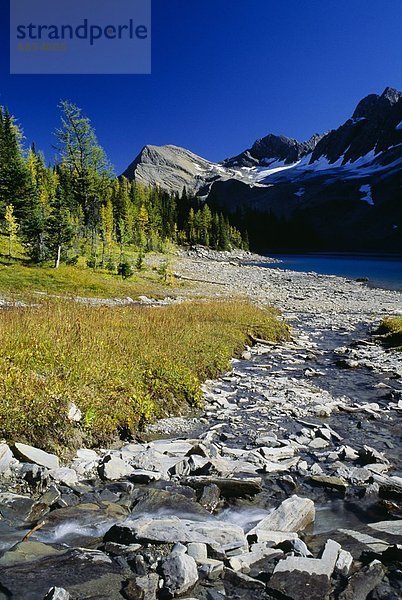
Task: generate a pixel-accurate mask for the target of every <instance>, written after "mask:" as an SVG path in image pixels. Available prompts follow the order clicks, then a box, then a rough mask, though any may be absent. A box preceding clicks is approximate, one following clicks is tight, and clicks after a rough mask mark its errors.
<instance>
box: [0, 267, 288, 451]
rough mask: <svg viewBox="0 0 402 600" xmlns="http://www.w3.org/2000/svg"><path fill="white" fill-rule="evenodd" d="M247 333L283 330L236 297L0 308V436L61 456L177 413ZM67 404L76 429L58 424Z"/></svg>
mask: <svg viewBox="0 0 402 600" xmlns="http://www.w3.org/2000/svg"><path fill="white" fill-rule="evenodd" d="M40 273H42V270H41V271H40ZM250 335H253V336H257V337H262V338H265V339H269V340H274V341H275V340H279V339H280V338H284V337H287V336H288V335H289V331H288V327H287V326H286V324H285V323H284V322H283V321H282V320H281V319H280V318H279V315H278V313H277V312H276V311H274V310H273V309H260V308H257V307H255V306H254V305H251V304H249V303H246V302H244V301H240V300H239V301H221V302H216V301H215V302H211V301H208V302H186V303H183V304H176V305H170V306H164V307H154V308H148V307H141V306H130V307H121V308H108V307H96V308H95V307H89V306H85V305H80V304H76V303H73V302H68V301H61V300H60V301H56V300H52V301H47V302H46V303H44V304H42V305H41V306H40V307H36V308H35V307H29V308H25V309H17V308H13V309H8V310H2V311H0V336H1V345H0V438H5V439H6V440H8V441H13V440H14V441H24V440H25V441H27V442H29V443H33V444H36V445H38V446H40V447H42V448H47V449H53V450H58V451H62V449H63V448H66V447H73V446H74V444H82V443H86V444H92V445H97V444H101V443H106V442H108V441H110V440H112V439H113V438H114V437H116V435H117V434H118V432H119V430H121V429H122V428H124V429H125V430H127V428H128V429H129V430H131V431H137V430H138V429H140V428H141V426H142V425H143V424H144V423H145V422H147V421H152V420H154V419H156V418H158V417H163V416H168V415H178V414H186V413H188V411H189V409H191V408H192V407H197V406H199V405H200V403H201V383H202V382H203V381H204V380H205V379H207V378H209V377H214V376H216V375H218V374H219V373H221V372H223V371H225V370H226V369H227V368H228V365H229V361H230V358H231V357H232V356H233V355H235V354H236V353H237V352H239V351H240V350H241V349H242V348H243V347H244V344H245V342H246V341H247V340H248V339H249V336H250ZM72 402H73V403H75V404H76V405H77V406H78V407H79V409H80V410H81V411H82V419H81V421H80V423H79V424H78V425H77V424H75V425H74V424H73V423H71V422H69V420H68V418H67V413H68V407H69V404H70V403H72Z"/></svg>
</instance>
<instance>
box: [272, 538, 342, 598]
mask: <svg viewBox="0 0 402 600" xmlns="http://www.w3.org/2000/svg"><path fill="white" fill-rule="evenodd" d="M340 549H341V547H340V545H339V544H338V543H337V542H334V541H333V540H328V541H327V543H326V544H325V548H324V552H323V555H322V557H321V558H320V559H317V558H300V557H295V556H288V557H287V558H286V559H285V560H280V561H279V562H278V564H277V565H276V567H275V569H274V573H273V576H272V578H271V579H270V581H269V583H268V587H269V589H271V590H276V591H277V592H279V593H280V594H283V595H284V597H285V598H289V599H291V600H322V599H323V598H326V596H327V594H328V593H329V591H330V578H331V575H332V573H333V572H334V569H335V564H336V561H337V559H338V554H339V550H340Z"/></svg>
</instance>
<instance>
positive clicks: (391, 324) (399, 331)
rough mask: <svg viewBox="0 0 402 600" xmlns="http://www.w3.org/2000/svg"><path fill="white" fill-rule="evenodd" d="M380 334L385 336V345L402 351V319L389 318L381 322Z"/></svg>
mask: <svg viewBox="0 0 402 600" xmlns="http://www.w3.org/2000/svg"><path fill="white" fill-rule="evenodd" d="M378 333H379V334H382V335H385V336H386V337H385V343H386V345H387V346H390V347H391V348H400V349H401V350H402V317H388V318H386V319H384V320H383V321H382V322H381V325H380V327H379V329H378Z"/></svg>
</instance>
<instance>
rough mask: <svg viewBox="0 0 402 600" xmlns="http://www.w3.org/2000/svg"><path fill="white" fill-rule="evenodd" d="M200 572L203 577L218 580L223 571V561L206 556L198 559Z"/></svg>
mask: <svg viewBox="0 0 402 600" xmlns="http://www.w3.org/2000/svg"><path fill="white" fill-rule="evenodd" d="M197 565H198V572H199V574H200V575H201V577H203V578H205V579H208V580H209V581H216V580H217V579H219V577H221V576H222V573H223V562H222V561H220V560H215V559H213V558H205V559H204V560H199V561H197Z"/></svg>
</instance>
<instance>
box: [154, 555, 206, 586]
mask: <svg viewBox="0 0 402 600" xmlns="http://www.w3.org/2000/svg"><path fill="white" fill-rule="evenodd" d="M162 573H163V576H164V579H165V588H166V589H167V591H168V592H169V593H170V594H171V595H172V596H173V597H177V596H181V595H183V594H184V593H185V592H187V591H189V590H191V589H192V588H193V587H194V586H195V584H196V583H197V581H198V570H197V565H196V563H195V560H194V559H193V558H192V557H191V556H188V555H187V554H175V555H170V556H168V558H167V559H166V560H164V561H163V563H162Z"/></svg>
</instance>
